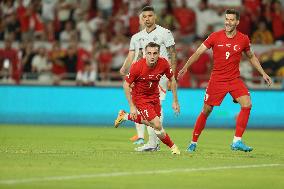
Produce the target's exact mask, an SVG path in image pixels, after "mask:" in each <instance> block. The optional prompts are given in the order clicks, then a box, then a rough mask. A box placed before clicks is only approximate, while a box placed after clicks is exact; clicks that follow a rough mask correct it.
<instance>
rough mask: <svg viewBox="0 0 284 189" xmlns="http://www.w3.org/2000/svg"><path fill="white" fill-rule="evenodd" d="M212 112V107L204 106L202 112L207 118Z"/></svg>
mask: <svg viewBox="0 0 284 189" xmlns="http://www.w3.org/2000/svg"><path fill="white" fill-rule="evenodd" d="M212 110H213V106H208V105H205V106H204V107H203V110H202V112H203V113H204V114H205V115H206V116H209V115H210V113H211V112H212Z"/></svg>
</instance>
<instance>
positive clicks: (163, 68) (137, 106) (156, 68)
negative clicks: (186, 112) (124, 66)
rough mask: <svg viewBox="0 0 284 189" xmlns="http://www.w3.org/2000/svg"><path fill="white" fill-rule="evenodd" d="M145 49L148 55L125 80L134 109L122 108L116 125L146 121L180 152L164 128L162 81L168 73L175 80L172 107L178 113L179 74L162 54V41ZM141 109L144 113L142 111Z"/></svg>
mask: <svg viewBox="0 0 284 189" xmlns="http://www.w3.org/2000/svg"><path fill="white" fill-rule="evenodd" d="M145 50H146V51H145V56H146V58H142V59H140V60H138V61H137V62H135V63H133V65H132V66H131V68H130V71H129V73H128V75H127V76H126V78H125V81H124V84H123V88H124V91H125V95H126V98H127V100H128V103H129V106H130V113H129V114H128V113H126V112H124V111H123V110H120V111H119V113H118V117H117V119H116V120H115V127H118V126H119V125H120V124H121V123H122V122H123V121H125V120H130V121H134V122H136V123H143V124H146V125H148V126H150V127H152V128H153V129H154V132H155V134H156V136H157V137H158V138H159V139H160V140H161V141H162V142H163V143H164V144H166V145H167V146H168V147H169V148H170V149H171V151H172V154H180V151H179V149H178V147H177V146H176V145H175V144H174V143H173V142H172V140H171V138H170V137H169V135H168V134H167V133H166V132H165V130H164V129H163V126H162V123H161V120H160V117H161V104H160V99H159V93H160V92H159V81H160V79H161V78H162V77H163V76H164V75H165V76H166V77H167V78H168V79H169V80H170V83H171V88H172V93H173V105H172V107H173V109H174V111H175V112H176V113H179V111H180V107H179V103H178V98H177V84H176V80H175V77H174V75H173V72H172V69H171V67H170V64H169V62H168V61H167V60H166V59H165V58H162V57H159V55H160V45H159V44H157V43H154V42H150V43H149V44H147V45H146V47H145ZM130 91H131V92H130ZM138 111H139V112H140V114H138Z"/></svg>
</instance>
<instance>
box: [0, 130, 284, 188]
mask: <svg viewBox="0 0 284 189" xmlns="http://www.w3.org/2000/svg"><path fill="white" fill-rule="evenodd" d="M166 131H167V132H168V133H169V135H170V136H171V137H172V139H173V141H174V142H175V143H176V144H177V145H178V146H179V148H180V150H181V151H182V154H181V155H179V156H174V155H171V153H170V150H169V149H167V148H166V146H165V145H163V144H161V151H159V152H148V153H139V152H134V147H135V146H134V145H133V144H132V143H131V142H130V141H129V138H130V137H131V136H132V135H133V134H134V133H135V130H134V128H117V129H115V128H112V127H74V126H73V127H72V126H61V127H56V126H15V125H14V126H5V125H2V126H0V188H1V189H2V188H5V189H10V188H13V189H14V188H15V189H16V188H17V189H28V188H29V189H31V188H36V189H39V188H44V189H47V188H51V189H57V188H68V189H75V188H76V189H77V188H78V189H79V188H80V189H101V188H105V189H120V188H121V189H129V188H135V189H142V188H147V189H152V188H162V189H167V188H170V189H179V188H186V189H188V188H193V189H207V188H208V189H211V188H213V189H221V188H224V189H244V188H248V189H254V188H255V189H270V188H271V189H283V188H284V145H283V144H284V130H247V132H246V133H245V135H244V141H245V142H246V143H247V144H248V145H251V146H253V147H254V151H252V152H251V153H244V152H235V151H231V150H230V147H229V145H230V143H231V140H232V136H233V134H234V130H231V129H205V131H204V132H203V134H202V136H201V137H200V141H199V144H198V149H197V151H196V153H194V154H189V153H186V152H185V149H186V147H187V144H188V141H189V140H190V136H191V132H192V129H178V128H166Z"/></svg>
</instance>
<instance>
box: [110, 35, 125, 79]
mask: <svg viewBox="0 0 284 189" xmlns="http://www.w3.org/2000/svg"><path fill="white" fill-rule="evenodd" d="M127 46H128V45H127V40H126V39H125V37H124V36H123V35H118V36H115V37H114V38H113V40H112V41H111V43H110V51H111V53H112V57H113V58H112V63H111V71H112V73H113V74H112V78H117V79H121V77H120V74H119V70H120V68H121V66H122V65H123V62H124V60H125V57H126V55H127V53H128V47H127Z"/></svg>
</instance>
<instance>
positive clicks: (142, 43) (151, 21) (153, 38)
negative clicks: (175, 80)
mask: <svg viewBox="0 0 284 189" xmlns="http://www.w3.org/2000/svg"><path fill="white" fill-rule="evenodd" d="M141 15H142V22H143V24H144V27H145V29H143V30H142V31H140V32H138V33H137V34H135V35H134V36H133V38H132V40H133V43H135V44H137V45H138V46H137V47H138V48H137V47H132V46H130V48H129V54H130V55H129V54H128V56H127V58H126V61H125V62H124V64H123V66H122V68H121V69H120V73H121V74H122V75H126V74H127V73H128V70H129V67H130V65H131V63H132V62H133V59H134V56H135V52H136V53H137V49H140V50H138V51H139V52H140V53H138V57H139V56H140V57H141V56H143V54H145V52H143V51H144V50H145V47H146V45H147V44H148V43H149V42H155V43H157V44H159V45H160V46H161V48H160V56H161V57H163V58H165V59H166V60H168V61H169V63H170V65H171V68H172V70H173V72H174V73H175V70H176V50H175V41H174V38H173V35H172V33H171V31H169V30H168V29H165V28H163V27H161V26H159V25H157V24H156V14H155V11H154V8H153V7H151V6H146V7H144V8H143V9H142V13H141ZM130 44H131V43H130ZM141 50H142V51H141ZM167 82H168V79H167V77H166V76H163V77H162V78H161V80H160V83H159V91H160V100H161V104H162V101H163V100H165V97H166V91H167ZM161 122H163V110H162V115H161ZM138 130H139V129H138ZM142 131H144V130H141V132H142ZM147 131H148V134H149V141H148V143H147V144H145V145H143V146H141V147H138V148H136V150H137V151H157V150H158V149H159V142H158V139H157V137H156V134H155V132H154V129H153V128H151V127H147ZM138 134H139V133H138ZM140 135H141V136H142V134H140ZM143 135H144V134H143Z"/></svg>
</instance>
